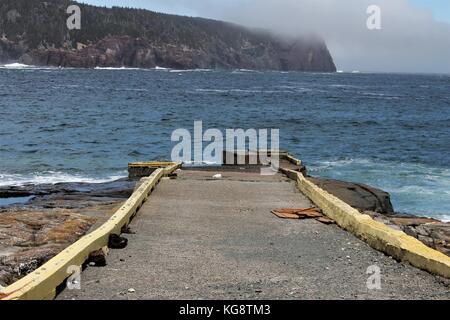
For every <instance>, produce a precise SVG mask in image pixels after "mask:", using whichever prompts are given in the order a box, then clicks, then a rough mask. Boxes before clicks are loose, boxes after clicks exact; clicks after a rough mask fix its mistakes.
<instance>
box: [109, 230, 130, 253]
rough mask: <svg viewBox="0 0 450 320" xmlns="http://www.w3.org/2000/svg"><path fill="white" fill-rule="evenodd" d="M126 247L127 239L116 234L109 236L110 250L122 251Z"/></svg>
mask: <svg viewBox="0 0 450 320" xmlns="http://www.w3.org/2000/svg"><path fill="white" fill-rule="evenodd" d="M127 245H128V239H126V238H124V237H121V236H119V235H117V234H112V235H110V236H109V241H108V247H109V248H111V249H124V248H126V246H127Z"/></svg>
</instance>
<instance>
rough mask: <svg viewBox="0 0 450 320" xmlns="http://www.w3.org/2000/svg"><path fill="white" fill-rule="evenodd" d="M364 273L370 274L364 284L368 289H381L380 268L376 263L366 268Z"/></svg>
mask: <svg viewBox="0 0 450 320" xmlns="http://www.w3.org/2000/svg"><path fill="white" fill-rule="evenodd" d="M366 274H368V275H370V276H369V278H368V279H367V282H366V285H367V289H369V290H381V269H380V267H379V266H377V265H376V264H374V265H372V266H369V267H368V268H367V271H366Z"/></svg>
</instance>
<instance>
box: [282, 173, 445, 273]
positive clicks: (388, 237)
mask: <svg viewBox="0 0 450 320" xmlns="http://www.w3.org/2000/svg"><path fill="white" fill-rule="evenodd" d="M290 174H291V175H293V174H296V175H297V184H298V188H299V189H300V191H301V192H303V193H304V194H305V195H306V196H307V197H308V198H310V199H311V201H313V202H314V203H315V204H316V205H317V206H318V207H319V208H320V209H322V211H323V213H325V214H326V215H327V216H328V217H330V218H331V219H333V220H334V221H336V223H337V224H338V225H339V226H340V227H342V228H343V229H345V230H348V231H350V232H351V233H353V234H354V235H355V236H357V237H358V238H360V239H362V240H364V241H366V242H367V243H368V244H369V245H370V246H371V247H373V248H375V249H377V250H379V251H382V252H384V253H387V254H389V255H390V256H392V257H394V258H395V259H398V260H400V261H404V262H409V263H410V264H411V265H413V266H415V267H417V268H420V269H423V270H426V271H428V272H431V273H433V274H437V275H439V276H442V277H445V278H449V279H450V257H448V256H446V255H445V254H443V253H441V252H439V251H436V250H434V249H432V248H430V247H428V246H426V245H425V244H423V243H422V242H420V241H419V240H417V239H416V238H413V237H411V236H408V235H407V234H406V233H404V232H403V231H398V230H394V229H392V228H390V227H388V226H386V225H385V224H383V223H381V222H377V221H375V220H373V219H372V218H371V217H370V216H368V215H365V214H362V213H360V212H359V211H358V210H356V209H355V208H353V207H351V206H350V205H348V204H347V203H345V202H343V201H342V200H340V199H338V198H337V197H335V196H333V195H332V194H330V193H328V192H326V191H325V190H323V189H322V188H320V187H318V186H317V185H316V184H314V183H312V182H311V181H309V180H308V179H306V178H305V177H304V176H303V174H302V173H300V172H296V171H290Z"/></svg>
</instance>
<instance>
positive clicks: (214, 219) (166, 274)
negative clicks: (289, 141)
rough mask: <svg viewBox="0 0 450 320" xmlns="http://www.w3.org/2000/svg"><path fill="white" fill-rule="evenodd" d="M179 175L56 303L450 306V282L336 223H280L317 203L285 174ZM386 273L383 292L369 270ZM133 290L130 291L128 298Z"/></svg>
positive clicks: (190, 172)
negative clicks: (123, 243) (398, 302)
mask: <svg viewBox="0 0 450 320" xmlns="http://www.w3.org/2000/svg"><path fill="white" fill-rule="evenodd" d="M216 173H218V172H215V171H203V170H183V171H182V172H180V173H179V174H178V178H177V179H168V178H165V179H164V180H163V181H162V182H161V183H160V184H159V185H158V187H157V188H156V190H155V191H154V192H153V193H152V195H151V196H150V198H149V200H148V201H147V202H146V203H145V204H144V206H143V207H142V208H141V210H140V211H139V214H138V215H137V216H136V218H135V219H134V220H133V222H132V223H131V230H132V231H133V232H135V234H127V235H125V237H127V238H128V240H129V243H128V246H127V248H125V249H122V250H111V251H110V254H109V255H108V259H107V260H108V265H107V266H106V267H88V268H87V269H86V270H85V271H84V272H83V273H82V279H81V290H68V289H65V290H64V291H63V292H62V293H61V294H60V295H59V296H58V297H57V298H58V299H421V298H427V299H450V287H449V281H448V280H445V279H442V278H439V277H436V276H433V275H431V274H429V273H427V272H424V271H421V270H418V269H416V268H414V267H412V266H410V265H406V264H403V263H398V262H396V261H394V260H393V259H391V258H389V257H388V256H386V255H384V254H382V253H380V252H378V251H376V250H374V249H372V248H370V247H369V246H368V245H367V244H366V243H364V242H363V241H361V240H359V239H357V238H355V237H354V236H353V235H351V234H350V233H348V232H346V231H344V230H342V229H340V228H339V227H338V226H336V225H324V224H322V223H320V222H317V221H315V220H283V219H280V218H277V217H276V216H274V215H273V214H271V212H270V211H271V210H272V209H276V208H302V207H309V206H311V203H310V202H309V200H308V199H307V198H306V197H305V196H304V195H302V194H301V193H300V192H299V191H298V190H297V189H296V187H295V183H294V182H293V181H291V180H289V179H287V178H286V177H285V176H283V175H281V174H277V175H275V176H261V175H259V172H257V171H251V170H249V171H247V170H239V169H237V170H236V171H233V170H226V171H222V172H220V173H222V174H223V178H222V179H219V180H214V179H212V176H213V175H214V174H216ZM375 264H376V265H378V266H379V267H380V269H381V286H382V288H381V290H369V289H368V288H367V285H366V283H367V279H368V277H369V275H367V274H366V271H367V268H368V267H369V266H371V265H375ZM129 289H133V290H129Z"/></svg>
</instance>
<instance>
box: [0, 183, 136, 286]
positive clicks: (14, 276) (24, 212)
mask: <svg viewBox="0 0 450 320" xmlns="http://www.w3.org/2000/svg"><path fill="white" fill-rule="evenodd" d="M134 186H135V182H134V181H130V180H128V179H122V180H117V181H113V182H109V183H101V184H87V183H58V184H54V185H53V184H44V185H25V186H11V187H0V200H5V199H7V200H10V199H29V200H28V201H26V202H25V203H19V204H11V205H7V206H3V207H2V206H1V201H0V286H7V285H9V284H11V283H13V282H15V281H17V280H18V279H20V278H21V277H23V276H25V275H26V274H28V273H29V272H32V271H33V270H35V269H36V268H38V267H39V266H41V265H42V264H44V263H45V262H46V261H48V260H49V259H51V258H52V257H54V256H55V255H57V254H58V253H59V252H61V251H62V250H63V249H64V248H66V247H68V246H69V245H71V244H72V243H74V242H76V241H77V240H78V239H79V238H81V237H82V236H83V235H85V234H86V233H88V232H89V231H91V230H93V229H95V228H96V227H98V226H99V225H101V224H102V223H103V222H105V221H106V220H107V219H108V218H109V217H110V216H111V215H112V213H113V212H114V211H115V209H117V208H118V207H120V205H121V204H122V203H123V202H124V201H126V199H127V198H128V197H129V196H130V195H131V194H132V192H133V189H134Z"/></svg>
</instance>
